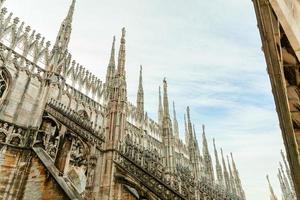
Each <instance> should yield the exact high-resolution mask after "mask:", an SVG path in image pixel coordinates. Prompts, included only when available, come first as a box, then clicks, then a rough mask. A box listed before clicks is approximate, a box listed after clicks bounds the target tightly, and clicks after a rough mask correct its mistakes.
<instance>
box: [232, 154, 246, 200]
mask: <svg viewBox="0 0 300 200" xmlns="http://www.w3.org/2000/svg"><path fill="white" fill-rule="evenodd" d="M230 156H231V162H232V167H233V175H234V179H235V184H236V190H237V193H238V194H239V196H241V197H243V198H245V192H244V189H243V187H242V183H241V179H240V175H239V172H238V170H237V167H236V164H235V162H234V159H233V155H232V153H230Z"/></svg>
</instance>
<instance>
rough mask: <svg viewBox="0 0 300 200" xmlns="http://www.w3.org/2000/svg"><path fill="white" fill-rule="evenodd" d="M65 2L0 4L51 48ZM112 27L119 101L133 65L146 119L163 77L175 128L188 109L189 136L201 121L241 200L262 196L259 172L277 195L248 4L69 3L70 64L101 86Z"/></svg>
mask: <svg viewBox="0 0 300 200" xmlns="http://www.w3.org/2000/svg"><path fill="white" fill-rule="evenodd" d="M70 2H71V1H70V0H51V1H46V0H22V1H21V0H7V2H6V3H5V6H6V7H7V8H8V10H9V11H10V12H13V13H14V16H18V17H20V19H21V20H22V21H23V20H24V21H25V23H26V25H30V26H31V27H32V28H33V29H35V30H37V32H39V33H41V34H42V35H43V36H45V37H46V38H47V39H48V40H50V41H51V43H52V44H53V43H54V40H55V38H56V34H57V31H58V29H59V26H60V23H61V21H62V20H63V18H64V17H65V15H66V13H67V9H68V7H69V4H70ZM122 27H126V30H127V34H126V41H127V43H126V54H127V56H126V70H127V82H128V95H129V100H130V101H131V102H134V103H135V101H136V100H135V97H136V91H137V83H138V74H139V65H140V64H142V65H143V67H144V90H145V109H146V111H147V112H148V114H149V115H150V116H151V117H152V118H154V119H156V118H157V113H156V112H157V104H158V102H157V101H158V86H159V85H161V83H162V80H163V77H167V80H168V83H169V99H170V100H174V101H175V103H176V107H177V115H178V116H177V117H178V118H179V123H180V130H183V114H184V111H185V108H186V106H187V105H189V106H190V107H191V115H192V120H193V122H194V123H195V125H196V131H197V136H198V140H200V141H201V131H200V130H201V124H205V125H206V133H207V137H208V140H209V143H210V145H211V146H212V138H214V137H215V138H216V143H217V146H218V147H220V146H222V147H223V149H224V151H225V153H226V154H229V153H230V152H233V153H234V156H235V159H236V163H237V165H238V168H239V171H240V175H241V178H242V184H243V186H244V189H245V192H246V195H247V199H248V200H263V199H268V196H269V191H268V185H267V182H266V179H265V175H266V174H267V173H268V174H270V179H271V181H272V182H273V185H274V188H275V190H276V192H277V194H279V193H280V190H279V185H278V184H277V183H278V181H277V178H276V173H277V167H278V161H279V160H280V149H281V148H283V145H282V138H281V133H280V129H279V126H278V119H277V114H276V112H275V106H274V101H273V96H272V93H271V88H270V82H269V79H268V75H267V72H266V64H265V60H264V56H263V52H262V51H261V41H260V37H259V33H258V29H257V26H256V18H255V14H254V8H253V5H252V2H251V1H250V0H247V1H245V0H226V1H225V0H211V1H204V0H190V1H183V0H164V1H161V0H151V1H150V0H148V1H146V0H127V1H124V0H84V1H83V0H78V1H77V5H76V10H75V15H74V20H73V33H72V37H71V42H70V46H69V47H70V52H71V53H72V55H73V58H74V59H75V60H76V61H78V62H79V63H81V64H82V65H83V66H85V67H86V68H88V69H89V70H90V71H92V72H93V73H95V74H96V75H97V76H98V77H100V78H101V79H102V80H104V78H105V71H106V66H107V64H108V60H109V53H110V47H111V42H112V37H113V35H116V37H117V44H118V43H119V39H120V35H121V28H122ZM181 133H183V131H181ZM181 136H182V137H184V136H183V134H181ZM211 153H212V151H211Z"/></svg>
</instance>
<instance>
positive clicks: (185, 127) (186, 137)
mask: <svg viewBox="0 0 300 200" xmlns="http://www.w3.org/2000/svg"><path fill="white" fill-rule="evenodd" d="M184 131H185V144H186V145H188V143H189V131H188V127H187V122H186V114H184Z"/></svg>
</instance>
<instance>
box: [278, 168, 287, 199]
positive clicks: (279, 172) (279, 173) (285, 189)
mask: <svg viewBox="0 0 300 200" xmlns="http://www.w3.org/2000/svg"><path fill="white" fill-rule="evenodd" d="M277 176H278V179H279V183H280V188H281V193H282V196H283V199H284V200H287V199H288V198H289V194H288V189H287V187H286V184H285V182H284V180H283V177H282V174H281V171H280V169H279V168H278V175H277Z"/></svg>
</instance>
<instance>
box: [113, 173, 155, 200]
mask: <svg viewBox="0 0 300 200" xmlns="http://www.w3.org/2000/svg"><path fill="white" fill-rule="evenodd" d="M115 177H116V180H117V181H118V183H120V184H122V185H123V186H125V187H127V189H131V193H132V194H133V195H134V196H135V197H136V198H137V199H151V198H150V197H149V195H148V192H147V191H146V190H145V189H144V188H143V187H141V185H140V184H138V183H136V182H135V181H133V180H132V179H131V178H130V177H128V176H126V175H123V174H120V173H117V174H116V175H115Z"/></svg>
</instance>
